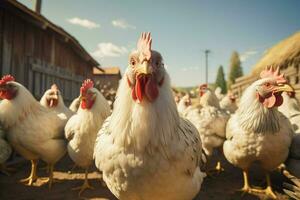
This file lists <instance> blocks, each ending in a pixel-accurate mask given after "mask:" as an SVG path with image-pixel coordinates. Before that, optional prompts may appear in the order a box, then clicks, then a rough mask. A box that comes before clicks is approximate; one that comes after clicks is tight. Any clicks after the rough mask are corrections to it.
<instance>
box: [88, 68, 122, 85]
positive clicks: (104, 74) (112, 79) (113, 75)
mask: <svg viewBox="0 0 300 200" xmlns="http://www.w3.org/2000/svg"><path fill="white" fill-rule="evenodd" d="M93 74H94V77H93V79H94V80H95V82H96V84H97V85H100V86H101V87H105V89H108V90H109V89H113V90H115V91H116V90H117V89H118V86H119V81H120V79H121V78H122V76H121V70H120V68H119V67H105V68H103V70H100V69H98V68H94V70H93ZM100 89H102V88H100Z"/></svg>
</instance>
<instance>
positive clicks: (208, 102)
mask: <svg viewBox="0 0 300 200" xmlns="http://www.w3.org/2000/svg"><path fill="white" fill-rule="evenodd" d="M200 96H201V97H200V105H201V107H200V108H196V107H195V108H193V109H190V110H189V112H187V113H186V114H185V115H184V116H185V117H186V118H187V119H188V120H190V121H191V122H192V123H193V124H194V125H195V126H196V128H197V130H198V132H199V134H200V137H201V141H202V147H203V149H204V151H205V153H206V154H207V155H208V156H209V157H211V156H212V154H213V151H214V150H215V149H218V150H222V145H223V143H224V141H225V138H226V137H225V131H226V130H225V129H226V123H227V121H228V119H229V115H228V114H227V113H226V112H225V111H224V110H222V109H221V108H220V105H219V100H218V98H217V97H216V95H215V93H214V92H212V91H211V90H210V89H209V88H208V87H207V85H206V84H203V85H201V86H200ZM220 148H221V149H220ZM215 170H217V172H220V171H222V170H223V169H222V167H221V163H220V162H217V165H216V168H215Z"/></svg>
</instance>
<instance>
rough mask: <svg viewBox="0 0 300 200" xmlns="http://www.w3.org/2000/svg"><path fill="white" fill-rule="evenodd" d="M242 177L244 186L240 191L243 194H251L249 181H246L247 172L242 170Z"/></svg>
mask: <svg viewBox="0 0 300 200" xmlns="http://www.w3.org/2000/svg"><path fill="white" fill-rule="evenodd" d="M243 177H244V186H243V187H242V189H240V191H242V192H243V193H251V190H252V189H251V187H250V185H249V180H248V170H243Z"/></svg>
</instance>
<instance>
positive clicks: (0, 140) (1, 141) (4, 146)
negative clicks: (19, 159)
mask: <svg viewBox="0 0 300 200" xmlns="http://www.w3.org/2000/svg"><path fill="white" fill-rule="evenodd" d="M0 149H1V151H0V171H1V172H2V173H4V174H6V175H9V173H8V170H9V169H8V168H7V167H6V166H5V162H6V161H7V160H8V159H9V157H10V155H11V153H12V148H11V146H10V145H9V144H8V142H7V141H6V140H5V132H4V130H3V129H2V127H0Z"/></svg>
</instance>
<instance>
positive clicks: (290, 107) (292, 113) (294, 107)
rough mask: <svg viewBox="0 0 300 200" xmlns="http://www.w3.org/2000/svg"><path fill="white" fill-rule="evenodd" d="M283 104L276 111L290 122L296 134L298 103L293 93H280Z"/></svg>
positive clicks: (299, 123) (299, 119) (299, 121)
mask: <svg viewBox="0 0 300 200" xmlns="http://www.w3.org/2000/svg"><path fill="white" fill-rule="evenodd" d="M282 97H283V103H282V105H281V106H280V107H278V110H279V111H280V112H282V114H284V115H285V116H286V117H287V118H288V119H289V120H290V122H291V124H292V125H293V128H294V130H295V132H296V133H300V103H299V101H298V100H297V99H296V97H295V91H293V92H284V93H282Z"/></svg>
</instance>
